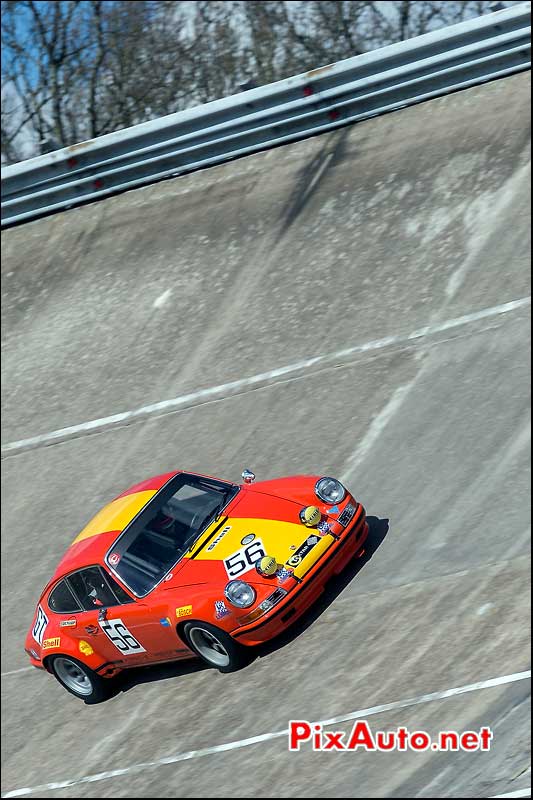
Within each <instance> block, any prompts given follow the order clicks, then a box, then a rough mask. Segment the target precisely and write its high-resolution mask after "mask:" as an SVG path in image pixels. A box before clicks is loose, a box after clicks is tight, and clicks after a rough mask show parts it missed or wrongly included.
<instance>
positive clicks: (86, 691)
mask: <svg viewBox="0 0 533 800" xmlns="http://www.w3.org/2000/svg"><path fill="white" fill-rule="evenodd" d="M48 666H49V667H50V669H51V670H52V673H53V674H54V677H55V678H56V679H57V680H58V681H59V683H60V684H61V686H63V687H64V688H65V689H66V690H67V692H70V694H73V695H74V696H75V697H79V698H80V700H83V701H84V702H85V703H87V704H88V705H89V704H92V703H101V702H102V701H103V700H107V698H108V697H109V695H110V693H111V680H109V679H107V680H105V679H104V678H101V677H100V675H98V674H97V673H96V672H94V670H92V669H91V668H90V667H88V666H86V664H83V663H82V662H81V661H78V659H77V658H73V657H72V656H61V655H58V656H52V658H50V659H49V661H48Z"/></svg>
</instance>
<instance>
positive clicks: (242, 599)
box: [224, 581, 255, 608]
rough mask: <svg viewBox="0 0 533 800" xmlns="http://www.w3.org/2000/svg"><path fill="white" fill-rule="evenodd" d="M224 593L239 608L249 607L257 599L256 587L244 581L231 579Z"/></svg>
mask: <svg viewBox="0 0 533 800" xmlns="http://www.w3.org/2000/svg"><path fill="white" fill-rule="evenodd" d="M224 594H225V595H226V598H227V599H228V600H229V601H230V603H231V604H232V605H233V606H237V608H249V607H250V606H251V605H252V604H253V602H254V601H255V589H254V588H253V586H250V585H249V584H248V583H245V582H244V581H230V582H229V583H228V585H227V586H226V588H225V589H224Z"/></svg>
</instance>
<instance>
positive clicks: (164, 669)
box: [113, 516, 389, 695]
mask: <svg viewBox="0 0 533 800" xmlns="http://www.w3.org/2000/svg"><path fill="white" fill-rule="evenodd" d="M367 522H368V527H369V533H368V539H367V540H366V544H365V554H364V555H363V556H361V558H357V559H354V560H352V561H350V563H349V564H348V565H347V566H346V567H345V568H344V570H343V571H342V572H341V573H340V574H339V575H337V576H335V578H333V579H332V580H330V581H329V583H328V585H327V587H326V590H325V591H324V593H323V594H322V595H321V596H320V597H319V599H318V600H317V601H316V602H315V603H314V604H313V605H312V606H311V608H310V609H309V610H308V611H306V612H305V614H303V616H302V617H300V619H298V620H297V621H296V622H295V623H294V624H293V625H291V627H290V628H288V629H287V630H286V631H285V632H284V633H282V634H281V635H280V636H277V637H276V638H275V639H273V640H272V641H270V642H268V644H265V645H261V646H260V647H258V648H256V651H255V656H256V658H263V657H264V656H266V655H269V653H273V652H274V651H275V650H279V649H280V648H282V647H285V646H286V645H287V644H289V643H290V642H292V641H294V639H296V638H297V637H298V636H299V635H300V634H301V633H303V631H305V630H306V629H307V628H308V627H309V626H310V625H312V624H313V622H315V620H316V619H318V617H319V616H320V615H321V614H323V613H324V611H325V610H326V609H327V608H328V607H329V606H330V605H331V603H333V601H334V600H335V599H336V598H337V597H338V596H339V595H340V594H341V592H343V591H344V589H345V588H346V587H347V586H348V584H349V583H351V581H352V580H353V579H354V578H355V577H356V576H357V575H358V574H359V572H361V570H362V569H364V567H365V565H366V564H368V562H369V561H370V559H371V558H372V556H373V555H374V553H375V552H376V550H377V549H378V547H379V546H380V545H381V544H382V542H383V540H384V539H385V537H386V535H387V533H388V532H389V520H388V519H379V518H378V517H372V516H368V517H367ZM254 660H255V659H254ZM204 669H210V667H208V666H207V665H206V664H204V663H203V662H202V661H199V660H198V659H194V660H193V659H191V660H187V661H169V662H165V663H163V664H155V665H153V666H150V667H132V668H131V669H127V670H124V672H123V673H121V674H120V675H119V676H118V677H117V678H116V684H115V687H114V691H113V694H114V695H116V694H119V693H120V692H127V691H129V690H130V689H133V687H135V686H138V685H139V684H141V683H153V682H155V681H162V680H167V679H169V678H179V677H183V676H185V675H191V674H193V673H195V672H200V671H201V670H204Z"/></svg>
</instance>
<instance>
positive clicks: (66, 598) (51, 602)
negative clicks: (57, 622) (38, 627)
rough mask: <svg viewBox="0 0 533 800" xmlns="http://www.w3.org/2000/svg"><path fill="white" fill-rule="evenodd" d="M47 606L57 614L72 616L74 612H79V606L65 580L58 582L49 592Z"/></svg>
mask: <svg viewBox="0 0 533 800" xmlns="http://www.w3.org/2000/svg"><path fill="white" fill-rule="evenodd" d="M48 606H49V608H50V609H51V610H52V611H55V612H56V613H58V614H74V613H75V612H76V611H81V606H80V604H79V603H78V601H77V599H76V598H75V597H74V595H73V594H72V592H71V590H70V587H69V586H68V584H67V582H66V581H65V580H62V581H60V582H59V583H58V584H57V586H56V587H55V588H54V589H52V591H51V592H50V596H49V597H48Z"/></svg>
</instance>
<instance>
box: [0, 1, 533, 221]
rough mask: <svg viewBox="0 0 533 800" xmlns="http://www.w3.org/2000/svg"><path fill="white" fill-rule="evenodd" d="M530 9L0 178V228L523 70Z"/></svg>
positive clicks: (165, 120) (123, 134) (60, 153)
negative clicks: (0, 188) (0, 224)
mask: <svg viewBox="0 0 533 800" xmlns="http://www.w3.org/2000/svg"><path fill="white" fill-rule="evenodd" d="M530 13H531V3H529V2H528V3H521V4H520V5H516V6H512V7H510V8H507V9H504V10H502V11H497V12H495V13H492V14H487V15H485V16H483V17H478V18H476V19H473V20H469V21H467V22H462V23H459V24H458V25H453V26H450V27H448V28H443V29H441V30H438V31H435V32H433V33H428V34H425V35H423V36H418V37H416V38H414V39H409V40H407V41H404V42H400V43H399V44H394V45H390V46H389V47H384V48H382V49H380V50H375V51H373V52H370V53H365V54H363V55H360V56H356V57H355V58H348V59H346V60H344V61H339V62H338V63H336V64H330V65H328V66H325V67H320V68H319V69H314V70H311V71H310V72H307V73H304V74H302V75H298V76H296V77H294V78H287V79H286V80H283V81H278V82H277V83H272V84H269V85H268V86H263V87H261V88H258V89H251V90H249V91H246V92H242V93H241V94H238V95H234V96H232V97H227V98H225V99H223V100H215V101H214V102H211V103H206V104H205V105H203V106H198V107H196V108H192V109H190V110H187V111H180V112H178V113H176V114H170V115H169V116H167V117H162V118H161V119H157V120H153V121H152V122H144V123H142V124H140V125H135V126H134V127H132V128H126V129H124V130H121V131H116V132H115V133H110V134H107V135H106V136H101V137H99V138H97V139H93V140H90V141H87V142H82V143H81V144H75V145H72V146H70V147H65V148H63V149H61V150H57V151H55V152H53V153H48V154H47V155H44V156H38V157H37V158H32V159H29V160H27V161H22V162H20V163H18V164H14V165H12V166H9V167H5V168H3V169H2V227H4V226H8V225H12V224H15V223H18V222H22V221H24V220H30V219H33V218H35V217H39V216H43V215H44V214H49V213H51V212H54V211H58V210H60V209H66V208H70V207H71V206H74V205H78V204H80V203H83V202H87V201H93V200H97V199H100V198H102V197H105V196H107V195H111V194H114V193H116V192H121V191H124V190H126V189H132V188H134V187H137V186H141V185H143V184H147V183H152V182H153V181H157V180H161V179H163V178H168V177H173V176H176V175H180V174H183V173H185V172H190V171H191V170H194V169H198V168H200V167H206V166H211V165H213V164H219V163H221V162H223V161H226V160H229V159H233V158H237V157H239V156H243V155H247V154H249V153H253V152H256V151H258V150H263V149H265V148H268V147H273V146H276V145H279V144H283V143H286V142H290V141H294V140H296V139H301V138H304V137H307V136H311V135H314V134H318V133H321V132H323V131H326V130H331V129H334V128H337V127H340V126H342V125H346V124H347V123H353V122H357V121H359V120H363V119H367V118H368V117H372V116H376V115H378V114H383V113H385V112H388V111H393V110H396V109H398V108H402V107H404V106H408V105H412V104H413V103H418V102H421V101H423V100H428V99H430V98H432V97H438V96H439V95H442V94H446V93H448V92H452V91H455V90H458V89H464V88H467V87H468V86H473V85H475V84H478V83H482V82H484V81H488V80H492V79H494V78H501V77H504V76H506V75H511V74H512V73H515V72H518V71H520V70H524V69H528V68H530V67H531V23H530Z"/></svg>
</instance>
